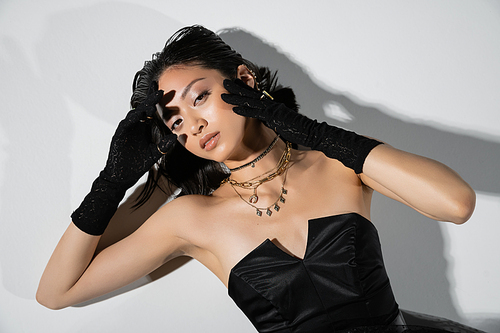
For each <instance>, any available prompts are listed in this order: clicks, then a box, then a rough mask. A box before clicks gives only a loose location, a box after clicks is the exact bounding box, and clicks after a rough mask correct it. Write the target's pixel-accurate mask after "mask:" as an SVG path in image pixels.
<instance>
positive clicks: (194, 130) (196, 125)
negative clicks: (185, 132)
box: [191, 118, 208, 135]
mask: <svg viewBox="0 0 500 333" xmlns="http://www.w3.org/2000/svg"><path fill="white" fill-rule="evenodd" d="M207 125H208V123H207V121H206V120H205V119H203V118H198V119H196V120H195V121H194V122H193V124H192V125H191V134H192V135H198V134H201V133H202V132H203V129H204V128H205V127H207Z"/></svg>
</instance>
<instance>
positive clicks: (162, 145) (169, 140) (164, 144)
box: [156, 133, 177, 155]
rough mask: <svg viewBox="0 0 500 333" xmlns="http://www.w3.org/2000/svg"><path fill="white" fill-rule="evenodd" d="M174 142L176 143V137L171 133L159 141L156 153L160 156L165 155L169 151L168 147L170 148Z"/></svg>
mask: <svg viewBox="0 0 500 333" xmlns="http://www.w3.org/2000/svg"><path fill="white" fill-rule="evenodd" d="M176 141H177V135H175V134H173V133H172V134H170V135H167V136H166V137H164V138H163V139H161V141H160V142H159V143H158V145H157V146H156V147H157V150H158V152H160V153H161V154H162V155H165V154H166V153H167V152H168V150H169V149H170V147H172V145H173V144H174V142H176Z"/></svg>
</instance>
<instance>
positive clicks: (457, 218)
mask: <svg viewBox="0 0 500 333" xmlns="http://www.w3.org/2000/svg"><path fill="white" fill-rule="evenodd" d="M452 206H453V207H452V209H451V211H452V212H453V213H452V217H451V218H450V219H449V221H450V222H453V223H455V224H464V223H465V222H467V221H468V220H469V219H470V217H471V216H472V213H474V208H475V207H476V193H475V192H474V190H473V189H472V188H470V187H469V188H468V189H467V190H466V191H464V193H461V195H460V196H458V197H457V198H456V199H455V200H454V202H453V204H452Z"/></svg>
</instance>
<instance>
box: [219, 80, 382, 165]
mask: <svg viewBox="0 0 500 333" xmlns="http://www.w3.org/2000/svg"><path fill="white" fill-rule="evenodd" d="M224 88H226V90H227V91H228V92H230V94H222V99H223V100H224V101H225V102H226V103H229V104H233V105H236V107H234V108H233V111H234V112H236V113H237V114H239V115H240V116H244V117H250V118H256V119H259V120H261V121H262V122H264V124H265V125H266V126H267V127H269V128H271V129H273V130H274V131H275V132H276V133H277V134H279V135H280V136H281V137H282V138H283V139H285V140H287V141H290V142H292V143H296V144H299V145H302V146H305V147H309V148H311V149H313V150H318V151H321V152H323V153H324V154H325V155H326V156H328V157H330V158H334V159H337V160H339V161H340V162H342V163H343V164H344V165H345V166H346V167H348V168H351V169H353V170H354V171H355V172H356V173H357V174H360V173H362V172H363V164H364V162H365V159H366V156H368V154H369V153H370V151H371V150H372V149H373V148H375V147H376V146H377V145H379V144H381V143H382V142H380V141H377V140H374V139H370V138H367V137H364V136H361V135H358V134H356V133H354V132H350V131H346V130H344V129H342V128H339V127H335V126H332V125H329V124H327V123H326V122H323V123H318V122H317V121H316V120H312V119H310V118H308V117H306V116H304V115H301V114H299V113H297V112H295V111H293V110H291V109H289V108H288V107H286V106H285V105H284V104H282V103H277V102H274V101H273V100H271V99H270V98H269V97H267V96H266V95H264V94H263V93H262V92H260V91H258V90H256V89H253V88H251V87H249V86H248V85H247V84H245V83H244V82H243V81H241V80H239V79H236V80H233V81H232V80H224Z"/></svg>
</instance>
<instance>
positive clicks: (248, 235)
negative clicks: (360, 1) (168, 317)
mask: <svg viewBox="0 0 500 333" xmlns="http://www.w3.org/2000/svg"><path fill="white" fill-rule="evenodd" d="M329 167H330V168H331V170H332V171H333V172H329V171H325V170H323V166H321V165H318V166H316V167H309V168H300V167H297V168H295V169H293V168H292V169H290V172H289V174H288V175H287V179H286V181H285V182H284V188H285V189H286V194H280V193H279V191H275V193H274V195H281V196H282V197H283V199H284V200H283V201H284V202H281V201H279V200H278V205H279V206H280V209H279V211H275V210H274V209H273V207H271V210H272V214H271V216H268V215H267V214H262V216H258V215H257V214H256V213H255V211H256V210H255V207H253V206H252V205H249V204H248V202H245V200H248V199H247V198H246V196H249V194H250V195H251V193H249V194H248V193H245V192H242V191H240V192H239V193H238V195H237V193H236V192H233V193H234V194H235V195H233V196H231V195H230V194H228V197H227V199H226V200H224V201H223V202H222V203H221V204H218V205H214V206H213V207H212V208H210V209H209V211H205V214H204V217H205V218H204V219H203V223H200V225H199V227H198V228H197V229H198V231H199V232H198V238H197V239H196V240H195V241H194V243H196V245H197V246H198V248H200V249H203V251H200V252H199V253H200V255H199V256H198V257H197V258H196V259H198V260H199V261H201V262H202V263H203V264H205V266H207V267H208V268H209V269H211V270H212V271H213V272H214V273H216V274H217V275H218V276H219V278H220V279H221V280H222V281H223V282H224V283H225V284H226V285H227V279H228V277H229V273H230V271H231V269H232V268H233V267H234V266H235V265H236V264H237V263H238V262H240V261H241V260H242V259H243V258H244V257H246V256H247V255H248V254H249V253H251V252H252V251H253V250H254V249H256V248H258V247H259V246H261V245H262V244H264V243H268V245H267V246H269V245H271V246H273V247H276V249H278V250H279V251H281V252H282V253H284V254H286V255H287V256H290V257H291V258H297V259H302V258H304V256H305V254H306V251H307V247H308V237H309V234H310V226H309V223H310V222H309V221H310V220H313V219H317V218H322V217H326V216H331V215H337V214H342V213H350V212H357V213H361V214H363V215H365V216H366V217H369V212H367V211H366V210H365V207H366V202H365V201H366V198H365V196H364V192H363V189H362V186H361V184H360V182H359V180H358V179H357V177H355V176H354V177H355V178H353V177H352V175H350V174H349V173H348V172H347V175H346V174H344V173H345V172H346V170H345V168H343V167H338V168H337V169H336V167H337V165H336V164H335V163H333V165H329ZM335 171H336V172H335ZM231 191H232V190H231ZM230 193H231V192H230ZM245 194H246V195H245ZM272 195H273V193H269V197H268V198H266V196H263V200H262V201H263V202H262V204H261V206H260V207H261V208H266V206H267V204H272V203H273V198H272ZM266 199H267V200H266ZM254 206H255V205H254ZM257 207H259V206H257ZM269 243H271V244H269Z"/></svg>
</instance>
